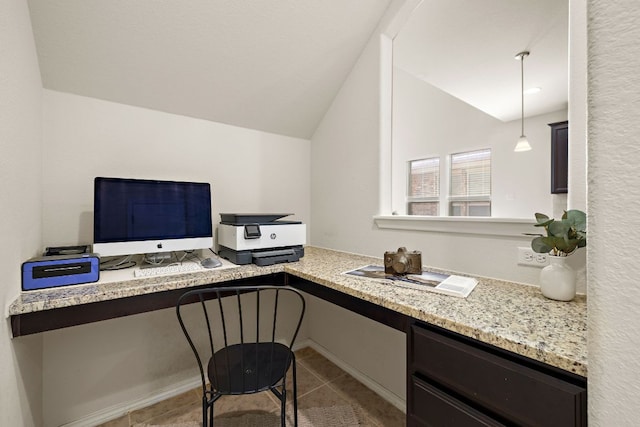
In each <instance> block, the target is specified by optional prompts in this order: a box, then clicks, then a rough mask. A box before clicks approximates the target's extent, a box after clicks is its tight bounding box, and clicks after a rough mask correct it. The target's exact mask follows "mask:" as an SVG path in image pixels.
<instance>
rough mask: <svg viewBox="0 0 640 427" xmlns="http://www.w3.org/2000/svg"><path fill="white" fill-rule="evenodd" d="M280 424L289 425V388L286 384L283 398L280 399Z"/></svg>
mask: <svg viewBox="0 0 640 427" xmlns="http://www.w3.org/2000/svg"><path fill="white" fill-rule="evenodd" d="M280 425H281V426H282V427H286V425H287V390H286V386H285V385H283V386H282V399H281V400H280Z"/></svg>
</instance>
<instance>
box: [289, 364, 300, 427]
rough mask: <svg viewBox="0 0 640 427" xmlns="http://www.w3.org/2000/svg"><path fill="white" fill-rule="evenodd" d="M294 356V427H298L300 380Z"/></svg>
mask: <svg viewBox="0 0 640 427" xmlns="http://www.w3.org/2000/svg"><path fill="white" fill-rule="evenodd" d="M291 354H292V356H293V425H294V427H298V380H297V378H296V356H295V355H294V354H293V353H291Z"/></svg>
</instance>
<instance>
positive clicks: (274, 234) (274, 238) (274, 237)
mask: <svg viewBox="0 0 640 427" xmlns="http://www.w3.org/2000/svg"><path fill="white" fill-rule="evenodd" d="M269 237H271V240H276V237H278V236H276V233H271V235H270V236H269Z"/></svg>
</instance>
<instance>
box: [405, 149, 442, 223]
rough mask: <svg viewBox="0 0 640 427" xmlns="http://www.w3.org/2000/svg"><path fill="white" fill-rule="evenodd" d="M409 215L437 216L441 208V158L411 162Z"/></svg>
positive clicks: (408, 200)
mask: <svg viewBox="0 0 640 427" xmlns="http://www.w3.org/2000/svg"><path fill="white" fill-rule="evenodd" d="M408 187H409V194H408V197H407V213H408V214H409V215H430V216H436V215H438V214H439V209H440V203H439V198H440V158H438V157H432V158H429V159H420V160H412V161H410V162H409V186H408Z"/></svg>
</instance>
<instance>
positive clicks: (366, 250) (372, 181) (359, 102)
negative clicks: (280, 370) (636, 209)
mask: <svg viewBox="0 0 640 427" xmlns="http://www.w3.org/2000/svg"><path fill="white" fill-rule="evenodd" d="M402 3H405V2H402V1H398V2H394V4H402ZM409 3H411V2H407V3H406V4H409ZM388 17H389V16H388ZM381 28H382V30H381V31H380V32H378V33H376V34H374V35H373V36H372V39H371V40H370V42H369V44H368V45H367V47H366V49H365V51H364V52H363V53H362V55H361V56H360V58H359V60H358V62H357V64H356V65H355V67H354V69H353V70H352V72H351V74H350V75H349V77H348V78H347V80H346V81H345V83H344V84H343V87H342V88H341V91H340V92H339V94H338V95H337V96H336V98H335V100H334V102H333V104H332V105H331V107H330V109H329V110H328V111H327V114H326V115H325V117H324V119H323V121H322V122H321V124H320V126H319V127H318V129H317V131H316V132H315V134H314V136H313V137H312V139H311V141H312V142H311V161H312V174H311V196H312V199H311V210H312V212H313V227H312V230H311V243H312V244H314V245H317V246H321V247H326V248H332V249H338V250H344V251H349V252H354V253H359V254H366V255H372V256H377V257H382V255H383V253H384V251H386V250H395V249H397V248H398V247H400V246H406V247H407V248H408V249H411V250H420V251H422V260H423V264H424V265H425V266H433V267H440V268H444V269H449V270H453V271H461V272H466V273H470V274H476V275H481V276H488V277H495V278H500V279H505V280H512V281H515V282H522V283H528V284H537V283H538V280H539V275H540V270H539V269H537V268H534V267H525V266H518V265H517V264H516V252H517V247H519V246H529V244H530V238H529V237H526V236H522V237H501V236H487V235H467V234H448V233H435V232H414V231H403V230H386V229H385V230H383V229H377V228H376V227H375V224H374V221H373V216H374V215H377V214H379V213H380V212H379V209H380V206H384V205H385V203H384V201H381V200H380V199H379V197H380V191H379V189H380V187H381V186H382V187H384V186H385V185H386V184H385V182H384V181H383V180H382V179H381V178H380V176H381V174H384V173H385V171H383V170H381V169H380V166H379V165H380V164H382V165H385V164H387V162H386V160H385V159H381V158H380V157H379V153H381V152H382V153H387V152H388V148H386V147H385V146H383V147H380V145H379V144H380V141H381V138H382V139H383V140H387V139H388V135H387V133H386V132H388V129H389V126H388V124H389V123H390V109H389V111H387V110H386V109H384V108H382V107H381V105H382V106H383V107H384V106H385V105H388V106H390V105H391V101H390V99H382V100H381V99H380V95H381V88H383V89H382V91H383V92H382V93H386V92H384V88H385V87H386V86H387V84H386V83H384V82H382V81H381V77H380V76H381V73H388V72H389V71H390V67H388V66H385V65H384V64H382V66H381V57H383V58H385V59H386V60H389V59H390V55H388V52H387V53H385V52H382V53H381V46H382V47H388V43H387V41H388V40H385V38H384V37H383V38H381V37H380V34H383V33H384V27H381ZM525 154H526V153H525ZM550 209H551V208H550ZM571 261H573V265H574V267H576V268H578V269H582V270H584V251H583V254H581V255H574V256H573V257H572V260H571ZM580 276H582V277H584V273H583V272H582V274H580ZM578 286H579V288H578V289H579V291H582V292H584V290H585V283H584V280H583V281H582V282H581V283H579V285H578ZM318 311H321V310H318ZM331 316H332V318H333V319H334V321H335V322H336V323H338V324H340V325H342V328H341V332H342V333H343V334H346V335H347V336H352V337H359V336H361V330H360V321H359V320H356V318H355V316H356V315H354V314H352V313H349V312H347V311H343V312H336V313H333V312H332V313H331ZM314 322H322V316H320V315H318V316H314V317H313V321H312V323H311V324H310V330H311V331H314V332H312V336H313V338H314V340H317V341H319V343H320V344H321V345H323V346H325V347H327V349H329V350H330V351H331V352H333V353H334V354H336V355H337V356H338V357H340V358H341V359H342V360H343V361H345V362H346V363H349V364H352V365H353V366H358V367H360V366H362V367H364V368H363V373H364V374H365V375H368V376H369V377H371V378H372V379H374V380H375V381H377V382H378V383H379V384H381V385H382V386H384V387H386V388H387V389H388V390H390V391H392V392H394V393H396V394H397V395H399V396H401V397H402V396H404V395H403V394H402V393H401V392H400V391H399V390H398V387H397V384H394V382H393V381H390V380H389V378H383V377H382V376H381V375H379V374H378V373H377V372H376V370H375V369H367V368H366V367H368V366H371V365H372V364H373V362H374V361H376V360H375V359H376V358H377V363H378V364H379V365H384V366H386V367H388V369H389V372H391V375H394V376H396V377H398V376H404V375H405V373H404V366H405V365H404V363H405V348H404V347H399V346H398V347H397V348H395V353H392V354H388V353H387V354H386V356H385V357H386V358H385V359H384V361H383V360H382V359H381V358H379V357H377V356H378V355H379V354H381V353H382V352H381V351H380V352H375V351H371V348H370V346H363V345H361V344H360V339H354V340H352V341H349V340H342V341H341V342H340V343H339V344H338V343H336V342H335V338H333V337H330V336H325V337H322V336H319V335H318V334H317V333H316V332H315V331H316V330H321V327H322V324H320V323H318V324H314ZM375 328H376V331H375V332H376V334H375V339H374V338H372V339H374V340H375V345H378V346H380V347H381V348H383V347H385V346H386V345H387V343H390V342H397V340H398V334H399V333H398V332H397V331H394V330H391V329H389V328H386V327H383V326H381V325H376V327H375Z"/></svg>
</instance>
